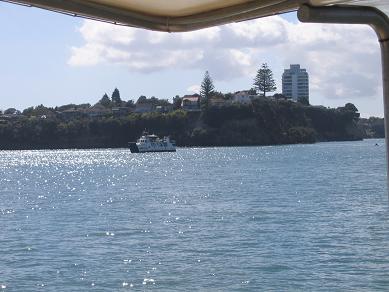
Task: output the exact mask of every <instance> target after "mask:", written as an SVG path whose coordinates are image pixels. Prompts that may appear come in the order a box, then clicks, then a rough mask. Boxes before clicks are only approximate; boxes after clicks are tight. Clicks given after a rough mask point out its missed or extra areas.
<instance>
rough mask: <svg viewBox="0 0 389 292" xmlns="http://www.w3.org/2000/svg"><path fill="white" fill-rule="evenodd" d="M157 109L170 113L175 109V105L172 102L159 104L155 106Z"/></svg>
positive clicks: (160, 111) (157, 110)
mask: <svg viewBox="0 0 389 292" xmlns="http://www.w3.org/2000/svg"><path fill="white" fill-rule="evenodd" d="M155 111H156V112H158V113H168V112H171V111H173V105H172V104H166V105H157V106H156V107H155Z"/></svg>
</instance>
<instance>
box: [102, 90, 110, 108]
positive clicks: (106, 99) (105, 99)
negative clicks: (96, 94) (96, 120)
mask: <svg viewBox="0 0 389 292" xmlns="http://www.w3.org/2000/svg"><path fill="white" fill-rule="evenodd" d="M99 103H100V104H101V105H102V106H104V107H110V106H111V100H110V99H109V97H108V94H106V93H104V95H103V97H102V98H101V99H100V100H99Z"/></svg>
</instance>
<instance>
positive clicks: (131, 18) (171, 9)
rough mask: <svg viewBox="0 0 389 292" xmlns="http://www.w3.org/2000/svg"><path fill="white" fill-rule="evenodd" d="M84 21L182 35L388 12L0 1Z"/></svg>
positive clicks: (221, 1)
mask: <svg viewBox="0 0 389 292" xmlns="http://www.w3.org/2000/svg"><path fill="white" fill-rule="evenodd" d="M0 1H5V2H11V3H17V4H23V5H28V6H33V7H39V8H44V9H48V10H54V11H57V12H61V13H66V14H71V15H73V16H80V17H85V18H92V19H97V20H101V21H108V22H112V23H115V24H120V25H128V26H133V27H139V28H146V29H151V30H158V31H168V32H181V31H190V30H196V29H201V28H205V27H210V26H215V25H220V24H226V23H230V22H237V21H243V20H248V19H253V18H258V17H264V16H269V15H274V14H280V13H285V12H290V11H294V10H297V9H298V8H299V7H300V6H301V4H303V3H310V4H312V5H314V6H325V5H331V4H350V5H354V4H356V5H367V6H374V7H377V8H379V9H381V10H382V11H385V12H386V13H387V14H388V13H389V3H388V2H387V1H378V0H376V1H374V0H361V1H358V0H311V1H304V0H287V1H285V0H254V1H253V0H66V1H64V0H11V1H8V0H0Z"/></svg>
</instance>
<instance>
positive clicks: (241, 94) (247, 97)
mask: <svg viewBox="0 0 389 292" xmlns="http://www.w3.org/2000/svg"><path fill="white" fill-rule="evenodd" d="M254 97H255V95H251V94H250V93H249V91H247V90H243V91H237V92H235V93H234V95H233V96H232V103H235V104H251V100H252V99H253V98H254Z"/></svg>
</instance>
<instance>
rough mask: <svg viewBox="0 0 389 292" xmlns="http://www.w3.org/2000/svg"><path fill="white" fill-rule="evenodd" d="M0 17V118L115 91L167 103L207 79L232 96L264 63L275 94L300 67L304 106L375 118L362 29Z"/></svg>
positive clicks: (373, 49)
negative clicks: (179, 27)
mask: <svg viewBox="0 0 389 292" xmlns="http://www.w3.org/2000/svg"><path fill="white" fill-rule="evenodd" d="M0 13H1V15H2V17H1V18H0V25H1V28H2V29H1V30H0V37H1V40H2V46H1V47H0V58H1V65H2V66H1V68H2V70H1V71H0V72H1V73H0V74H1V80H2V85H3V86H2V90H1V91H0V109H6V108H9V107H16V108H18V109H24V108H26V107H28V106H35V105H38V104H44V105H47V106H55V105H63V104H68V103H91V104H94V103H96V102H97V101H98V99H99V98H100V97H101V96H102V95H103V94H104V93H105V92H107V93H108V94H111V92H112V91H113V89H114V88H115V87H118V88H119V90H120V92H121V95H122V98H123V99H126V100H127V99H134V100H136V99H137V98H138V97H139V96H140V95H142V94H144V95H147V96H156V97H159V98H172V97H173V96H175V95H176V94H178V95H184V94H189V93H191V92H192V91H193V90H194V91H196V88H198V85H199V84H200V82H201V79H202V77H203V74H204V71H205V70H209V72H210V74H211V76H212V77H213V79H214V82H215V86H216V89H218V90H220V91H222V92H228V91H237V90H241V89H247V88H250V87H251V86H252V80H253V78H254V75H255V71H256V69H257V68H258V67H259V66H260V64H261V63H263V62H267V63H268V64H269V65H270V67H271V68H272V69H273V72H274V77H275V79H276V81H277V83H278V90H277V91H278V92H280V91H281V86H280V81H281V74H282V72H283V69H284V68H286V67H288V66H289V64H292V63H300V64H301V65H302V66H303V67H304V68H306V69H307V70H308V72H309V74H310V91H311V97H310V99H311V103H312V104H323V105H325V106H341V105H344V104H345V103H346V102H353V103H354V104H355V105H356V106H357V107H358V108H359V110H360V112H361V113H362V115H363V116H370V115H375V116H382V115H383V114H382V97H381V96H382V93H381V91H382V89H381V75H380V56H379V46H378V43H377V42H376V39H375V35H374V33H373V32H372V31H371V30H370V29H369V28H367V27H363V26H345V25H317V24H316V25H312V24H311V25H307V24H300V23H298V21H297V19H296V16H295V14H294V13H292V14H288V15H283V16H282V17H279V16H275V17H269V18H265V19H261V20H254V21H250V22H245V23H239V24H233V25H227V26H222V27H217V28H211V29H207V30H202V31H198V32H194V33H189V34H166V33H156V32H149V31H145V30H138V29H133V28H125V27H118V26H113V25H109V24H104V23H99V22H95V21H86V20H83V19H80V18H74V17H70V16H65V15H61V14H56V13H52V12H47V11H44V10H40V9H36V8H27V7H21V6H17V5H12V4H7V3H0Z"/></svg>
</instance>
